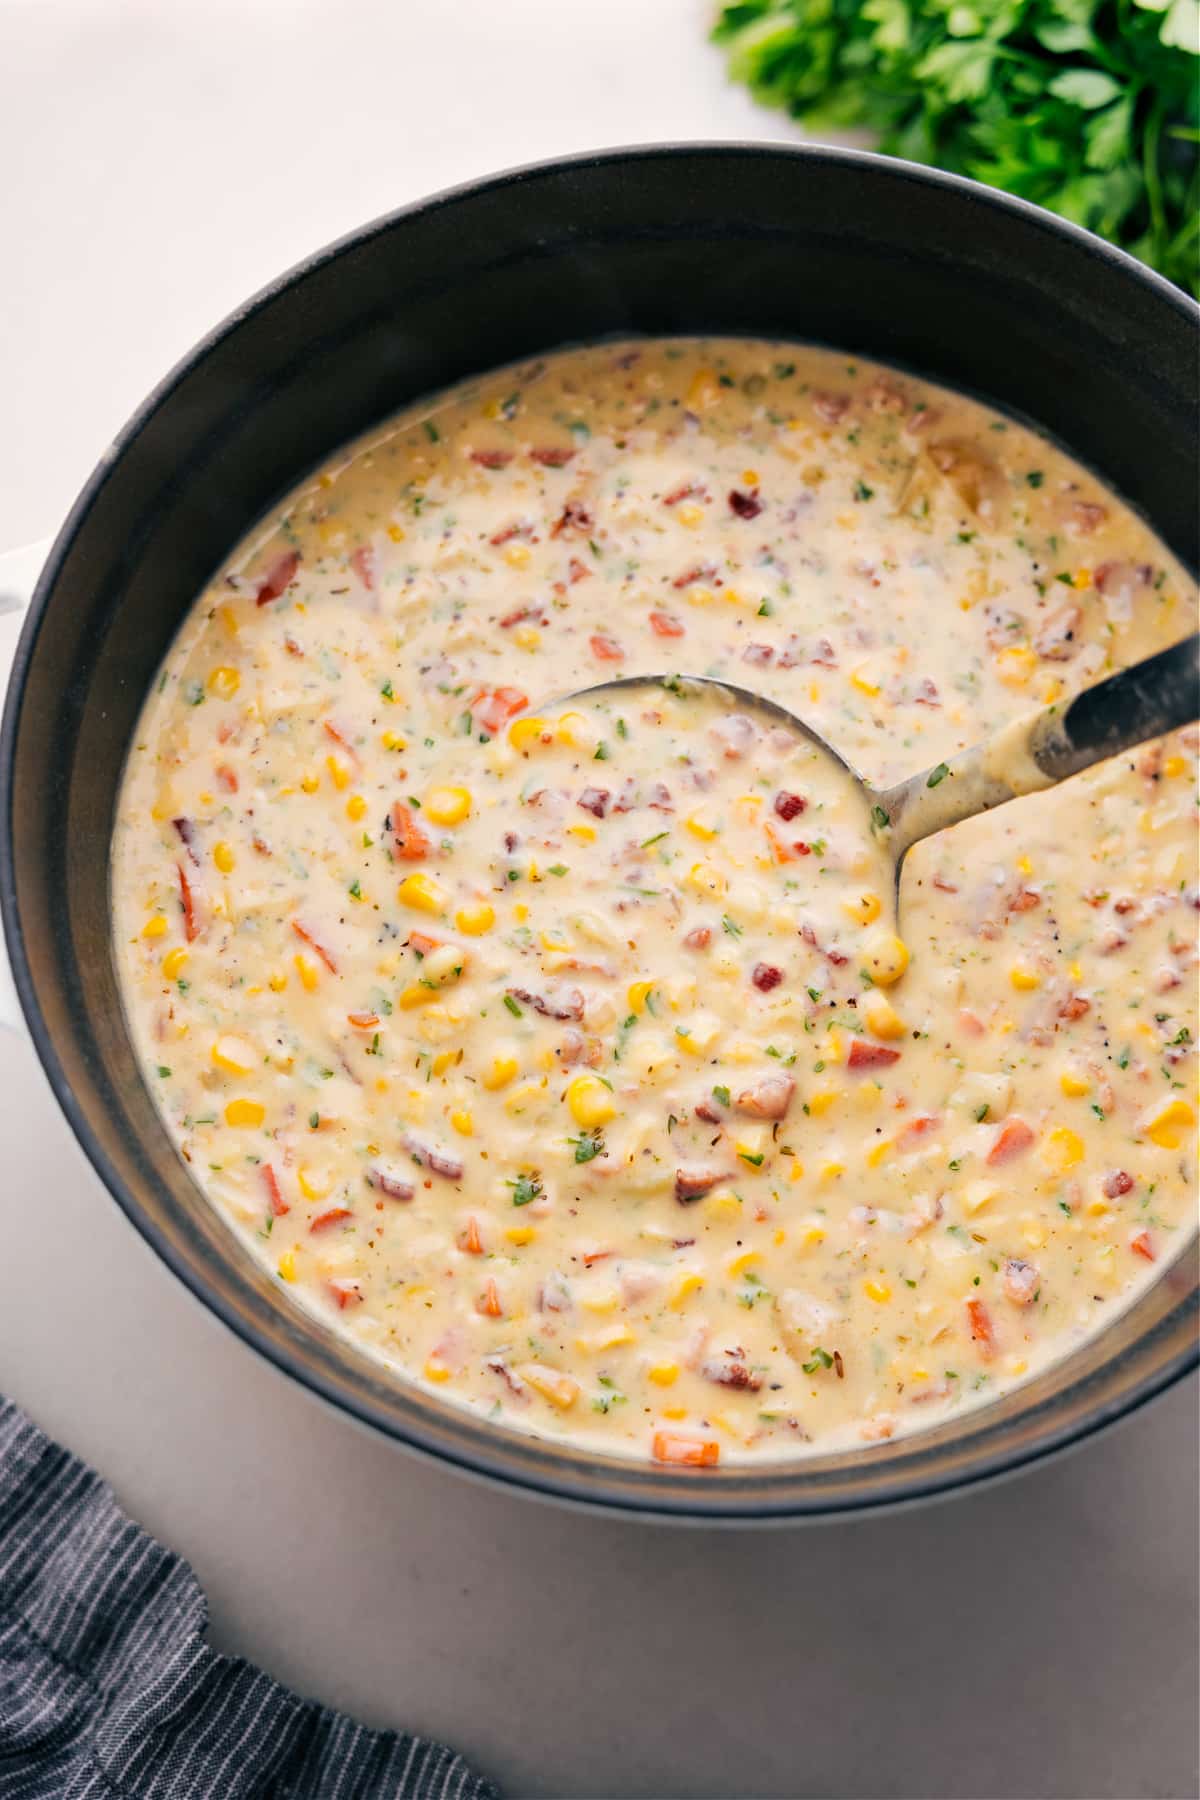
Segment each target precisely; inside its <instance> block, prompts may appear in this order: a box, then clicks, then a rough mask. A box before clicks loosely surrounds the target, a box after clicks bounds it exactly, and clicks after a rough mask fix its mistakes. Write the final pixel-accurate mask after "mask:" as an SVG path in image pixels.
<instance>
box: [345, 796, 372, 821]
mask: <svg viewBox="0 0 1200 1800" xmlns="http://www.w3.org/2000/svg"><path fill="white" fill-rule="evenodd" d="M366 811H367V803H366V801H365V800H364V799H363V797H362V795H361V794H351V796H350V798H349V799H348V800H347V802H346V817H347V818H348V819H361V818H364V817H365V816H366Z"/></svg>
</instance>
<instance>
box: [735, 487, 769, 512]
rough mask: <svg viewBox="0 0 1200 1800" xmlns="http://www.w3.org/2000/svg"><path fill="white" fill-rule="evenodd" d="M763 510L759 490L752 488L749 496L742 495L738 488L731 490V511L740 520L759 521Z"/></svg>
mask: <svg viewBox="0 0 1200 1800" xmlns="http://www.w3.org/2000/svg"><path fill="white" fill-rule="evenodd" d="M762 509H763V507H762V501H761V500H760V499H759V497H758V489H757V488H751V490H750V492H749V493H748V494H743V493H741V492H740V491H739V490H738V489H737V488H730V490H729V510H730V511H731V512H734V513H736V514H737V516H738V518H739V519H757V517H758V515H759V513H760V512H761V511H762Z"/></svg>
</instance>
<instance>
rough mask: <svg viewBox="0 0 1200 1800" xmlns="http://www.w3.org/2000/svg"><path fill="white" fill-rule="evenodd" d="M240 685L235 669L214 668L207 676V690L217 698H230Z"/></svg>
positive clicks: (239, 678)
mask: <svg viewBox="0 0 1200 1800" xmlns="http://www.w3.org/2000/svg"><path fill="white" fill-rule="evenodd" d="M241 685H242V678H241V676H240V675H239V674H238V672H237V670H236V669H227V668H221V669H214V670H213V672H212V674H211V675H210V676H209V678H208V691H209V693H210V694H212V695H213V696H214V698H215V699H217V700H232V699H233V696H234V695H235V694H236V693H237V691H238V689H239V687H240V686H241Z"/></svg>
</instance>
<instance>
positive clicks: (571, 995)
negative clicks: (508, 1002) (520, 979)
mask: <svg viewBox="0 0 1200 1800" xmlns="http://www.w3.org/2000/svg"><path fill="white" fill-rule="evenodd" d="M505 992H506V993H508V994H511V995H512V997H513V999H514V1000H520V1001H523V1002H524V1004H525V1005H526V1006H532V1008H533V1010H534V1012H535V1013H541V1015H542V1017H543V1018H544V1019H582V1017H583V995H582V994H581V993H580V991H579V989H578V988H560V989H558V990H557V991H556V992H555V993H553V994H537V993H534V992H533V991H532V990H531V989H530V988H523V987H510V988H506V989H505Z"/></svg>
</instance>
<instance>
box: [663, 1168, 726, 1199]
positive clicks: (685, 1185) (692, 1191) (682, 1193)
mask: <svg viewBox="0 0 1200 1800" xmlns="http://www.w3.org/2000/svg"><path fill="white" fill-rule="evenodd" d="M724 1179H725V1172H724V1170H723V1169H708V1168H687V1169H676V1171H675V1198H676V1199H677V1200H678V1201H679V1203H680V1205H681V1206H690V1205H691V1203H692V1201H693V1200H702V1199H703V1198H704V1196H705V1194H707V1193H710V1192H711V1190H712V1189H713V1188H715V1187H716V1186H717V1185H718V1183H719V1182H722V1181H724Z"/></svg>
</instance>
